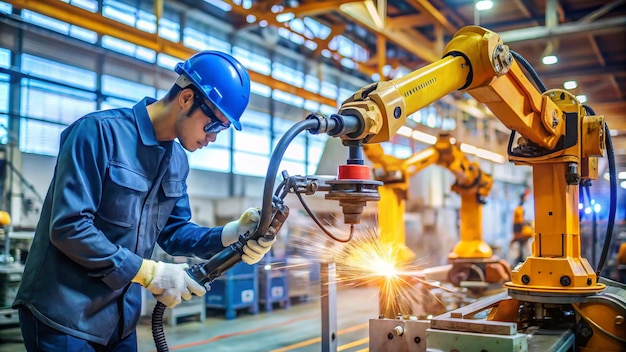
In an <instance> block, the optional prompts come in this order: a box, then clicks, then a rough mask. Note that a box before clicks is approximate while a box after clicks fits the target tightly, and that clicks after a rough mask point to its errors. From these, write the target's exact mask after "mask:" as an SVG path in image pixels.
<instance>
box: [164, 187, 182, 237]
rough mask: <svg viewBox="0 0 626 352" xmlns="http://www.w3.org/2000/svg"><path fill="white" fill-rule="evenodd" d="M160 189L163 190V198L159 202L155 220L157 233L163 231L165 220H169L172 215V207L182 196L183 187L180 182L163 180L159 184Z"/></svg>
mask: <svg viewBox="0 0 626 352" xmlns="http://www.w3.org/2000/svg"><path fill="white" fill-rule="evenodd" d="M161 188H162V189H163V196H164V197H163V198H162V199H161V201H160V202H159V214H158V218H157V229H158V230H159V231H161V230H163V228H164V227H165V224H166V223H167V219H169V217H170V215H171V214H172V210H173V209H174V206H176V202H178V199H180V197H182V196H183V189H184V185H183V182H182V181H168V180H164V181H163V182H162V183H161Z"/></svg>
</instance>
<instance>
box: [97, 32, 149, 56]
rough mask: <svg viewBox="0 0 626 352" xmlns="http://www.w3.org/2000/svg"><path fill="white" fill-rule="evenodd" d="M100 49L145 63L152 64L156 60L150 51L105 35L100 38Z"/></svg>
mask: <svg viewBox="0 0 626 352" xmlns="http://www.w3.org/2000/svg"><path fill="white" fill-rule="evenodd" d="M102 47H103V48H106V49H110V50H113V51H115V52H118V53H120V54H124V55H128V56H131V57H134V58H137V59H140V60H143V61H147V62H154V60H155V59H156V52H155V51H154V50H152V49H148V48H144V47H142V46H138V45H135V44H133V43H129V42H127V41H124V40H121V39H117V38H113V37H110V36H107V35H105V36H103V37H102Z"/></svg>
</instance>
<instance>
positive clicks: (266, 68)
mask: <svg viewBox="0 0 626 352" xmlns="http://www.w3.org/2000/svg"><path fill="white" fill-rule="evenodd" d="M233 56H235V57H236V58H237V60H239V61H240V62H241V64H242V65H244V66H245V67H246V68H247V69H249V70H253V71H256V72H259V73H263V74H265V75H269V74H270V73H271V72H272V69H271V67H272V61H271V60H270V59H269V58H268V57H266V56H262V55H259V54H255V53H253V52H252V51H250V50H247V49H244V48H242V47H239V46H234V47H233Z"/></svg>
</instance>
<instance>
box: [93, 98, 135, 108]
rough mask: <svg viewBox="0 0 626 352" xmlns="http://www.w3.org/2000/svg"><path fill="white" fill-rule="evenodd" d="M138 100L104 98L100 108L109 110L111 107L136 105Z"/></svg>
mask: <svg viewBox="0 0 626 352" xmlns="http://www.w3.org/2000/svg"><path fill="white" fill-rule="evenodd" d="M135 104H136V102H134V101H130V100H125V99H117V98H111V97H108V98H106V99H104V101H103V102H102V104H101V105H100V110H109V109H117V108H130V107H132V106H134V105H135Z"/></svg>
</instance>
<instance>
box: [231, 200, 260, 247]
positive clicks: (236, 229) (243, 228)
mask: <svg viewBox="0 0 626 352" xmlns="http://www.w3.org/2000/svg"><path fill="white" fill-rule="evenodd" d="M259 221H261V213H260V211H259V209H258V208H248V209H247V210H246V211H245V212H244V213H243V214H241V216H240V217H239V220H235V221H231V222H229V223H227V224H226V225H224V229H223V230H222V245H223V246H224V247H227V246H230V245H231V244H233V243H235V242H237V240H238V239H239V235H241V234H243V233H246V232H252V231H254V230H256V228H257V226H259Z"/></svg>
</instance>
